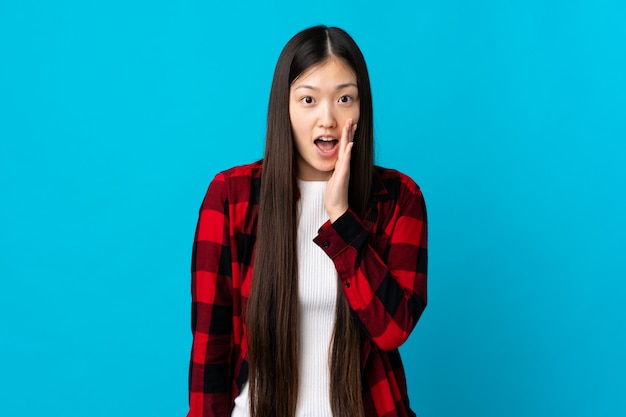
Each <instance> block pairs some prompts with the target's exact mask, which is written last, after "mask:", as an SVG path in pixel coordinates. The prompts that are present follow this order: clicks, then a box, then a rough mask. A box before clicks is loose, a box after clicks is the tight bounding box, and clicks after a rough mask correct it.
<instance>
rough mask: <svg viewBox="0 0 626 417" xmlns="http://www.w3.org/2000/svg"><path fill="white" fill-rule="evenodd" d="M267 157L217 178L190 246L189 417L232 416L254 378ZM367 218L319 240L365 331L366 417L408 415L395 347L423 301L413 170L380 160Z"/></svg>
mask: <svg viewBox="0 0 626 417" xmlns="http://www.w3.org/2000/svg"><path fill="white" fill-rule="evenodd" d="M261 171H262V164H261V162H256V163H253V164H249V165H245V166H240V167H235V168H232V169H230V170H227V171H224V172H222V173H220V174H218V175H217V176H216V177H215V179H214V180H213V181H212V182H211V184H210V186H209V189H208V191H207V194H206V197H205V198H204V201H203V203H202V207H201V209H200V215H199V220H198V226H197V229H196V234H195V241H194V245H193V255H192V283H191V291H192V332H193V344H192V350H191V364H190V369H189V404H190V410H189V414H188V416H193V417H209V416H212V417H213V416H219V417H230V414H231V411H232V409H233V406H234V399H235V398H236V397H237V395H238V394H239V392H240V390H241V387H242V385H243V384H244V382H245V381H246V380H247V377H248V361H247V344H246V334H247V331H246V325H245V323H244V320H243V317H245V311H246V301H247V299H248V296H249V293H250V281H251V277H252V266H253V265H252V263H253V259H254V243H255V232H256V225H257V218H258V208H259V205H258V204H259V190H260V178H261ZM376 173H377V175H376V181H375V182H374V186H373V190H372V191H373V201H374V203H373V204H372V205H371V207H370V209H369V211H368V213H367V215H366V216H365V218H364V219H359V218H358V216H357V215H356V214H355V213H354V212H352V211H351V210H348V211H347V212H346V213H345V214H344V215H343V216H341V217H340V218H339V219H337V220H336V221H335V222H334V223H332V224H331V223H330V222H326V223H325V224H324V225H322V226H321V228H320V230H319V234H318V236H317V237H316V238H315V239H314V242H315V243H316V244H317V245H318V246H319V247H320V248H321V250H323V251H324V252H326V254H327V255H328V256H329V257H330V258H331V259H332V260H333V262H334V264H335V267H336V268H337V271H338V275H339V279H340V280H341V282H342V288H343V292H344V295H345V296H346V299H347V300H348V304H349V305H350V308H351V309H352V310H353V311H354V312H355V313H356V317H357V318H358V320H359V321H360V324H361V327H362V329H363V330H364V332H365V334H366V335H367V338H365V341H364V343H363V347H362V352H361V366H362V378H363V379H362V381H363V382H362V384H363V406H364V410H365V416H366V417H383V416H384V417H393V416H399V417H408V416H414V415H415V414H414V413H413V411H411V409H410V408H409V399H408V395H407V389H406V380H405V374H404V368H403V365H402V361H401V359H400V354H399V352H398V347H399V346H400V345H401V344H402V343H404V341H405V340H406V339H407V338H408V336H409V334H410V333H411V330H412V329H413V328H414V326H415V324H416V323H417V321H418V319H419V317H420V315H421V314H422V311H423V310H424V307H425V306H426V264H427V262H426V259H427V250H426V239H427V232H426V209H425V205H424V199H423V197H422V194H421V192H420V189H419V187H418V186H417V185H416V184H415V183H414V182H413V181H412V180H411V179H410V178H409V177H407V176H405V175H403V174H401V173H399V172H397V171H393V170H387V169H383V168H379V167H377V168H376Z"/></svg>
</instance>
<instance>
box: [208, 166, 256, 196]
mask: <svg viewBox="0 0 626 417" xmlns="http://www.w3.org/2000/svg"><path fill="white" fill-rule="evenodd" d="M262 166H263V164H262V162H261V161H256V162H252V163H250V164H245V165H238V166H235V167H232V168H229V169H226V170H224V171H221V172H219V173H218V174H217V175H215V178H213V180H212V181H211V183H210V184H209V188H208V190H207V194H206V195H207V197H208V198H212V199H217V200H219V201H222V202H223V201H227V200H228V201H229V202H230V203H234V204H236V203H241V202H248V203H255V202H256V201H257V200H258V194H259V191H260V189H261V168H262Z"/></svg>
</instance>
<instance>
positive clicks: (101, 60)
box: [0, 0, 626, 417]
mask: <svg viewBox="0 0 626 417" xmlns="http://www.w3.org/2000/svg"><path fill="white" fill-rule="evenodd" d="M624 22H626V2H623V1H617V0H616V1H606V0H605V1H603V0H595V1H592V0H587V1H583V0H581V1H536V0H530V1H529V0H527V1H512V0H511V1H495V0H493V1H478V2H466V1H460V0H457V1H453V0H438V1H426V0H423V1H414V2H409V1H407V2H396V1H392V0H390V1H385V2H372V3H367V2H364V1H358V2H356V1H355V2H347V1H319V2H264V3H262V4H260V3H254V2H250V3H243V2H231V4H230V5H227V4H225V3H218V4H214V3H212V2H209V1H191V0H181V1H177V2H172V1H158V0H157V1H121V0H108V1H104V0H98V1H89V2H85V1H79V0H74V1H71V0H57V1H48V2H45V1H36V0H20V1H17V0H0V185H1V187H0V189H1V191H0V192H1V194H0V195H1V202H0V225H1V230H0V277H1V289H0V320H1V327H0V332H1V333H0V414H2V415H3V416H14V415H20V416H37V417H39V416H44V415H62V416H66V417H71V416H85V415H87V416H93V417H95V416H111V415H116V416H131V415H132V416H135V415H140V416H144V415H145V416H175V415H179V416H180V415H184V413H185V412H186V403H187V391H186V390H187V385H186V384H187V364H188V358H189V348H190V342H191V336H190V329H189V315H190V314H189V313H190V295H189V265H190V251H191V243H192V240H193V232H194V228H195V221H196V216H197V211H198V208H199V205H200V202H201V199H202V197H203V194H204V191H205V189H206V187H207V185H208V183H209V181H210V180H211V179H212V177H213V175H214V174H215V173H216V172H218V171H220V170H222V169H225V168H228V167H230V166H233V165H236V164H242V163H247V162H250V161H253V160H256V159H258V158H260V157H261V156H262V149H263V140H264V131H265V116H266V106H267V98H268V94H269V87H270V82H271V77H272V73H273V68H274V64H275V62H276V59H277V57H278V54H279V52H280V50H281V48H282V47H283V45H284V44H285V42H286V41H287V40H288V39H289V38H290V37H291V36H292V35H293V34H295V33H296V32H297V31H299V30H301V29H303V28H305V27H308V26H311V25H314V24H319V23H325V24H328V25H337V26H341V27H343V28H345V29H346V30H348V32H350V33H351V34H352V35H353V37H354V38H355V39H356V40H357V42H358V43H359V45H360V46H361V47H362V50H363V52H364V54H365V56H366V59H367V61H368V65H369V68H370V71H371V79H372V84H373V93H374V105H375V112H376V139H377V147H376V148H377V162H378V163H379V164H381V165H385V166H391V167H394V168H397V169H400V170H402V171H404V172H406V173H408V174H409V175H411V176H412V177H413V178H414V179H415V180H416V181H417V182H418V183H419V184H420V185H421V186H422V189H423V191H424V193H425V196H426V198H427V203H428V208H429V220H430V281H429V291H430V304H429V307H428V309H427V310H426V312H425V313H424V316H423V317H422V320H421V322H420V323H419V324H418V327H417V328H416V330H415V332H414V333H413V335H412V336H411V338H410V339H409V341H408V342H407V343H406V344H405V345H404V346H403V347H402V353H403V356H404V358H405V362H406V368H407V372H408V379H409V381H408V383H409V393H410V397H411V402H412V406H413V408H414V409H415V410H416V412H417V413H418V415H419V416H421V417H435V416H436V417H447V416H450V417H457V416H461V415H463V416H477V417H478V416H480V417H490V416H493V417H501V416H507V417H514V416H617V415H626V396H625V395H624V392H626V355H625V354H624V352H626V311H625V310H626V309H625V307H624V293H625V292H626V284H625V279H626V267H625V259H626V257H625V256H624V250H625V248H626V238H625V236H626V222H625V217H626V216H625V214H624V213H625V210H626V192H625V186H626V170H625V167H624V165H625V163H624V162H625V160H626V158H625V156H626V149H625V146H624V141H625V139H626V117H625V114H626V47H625V45H626V25H625V24H624Z"/></svg>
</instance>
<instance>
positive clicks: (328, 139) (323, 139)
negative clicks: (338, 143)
mask: <svg viewBox="0 0 626 417" xmlns="http://www.w3.org/2000/svg"><path fill="white" fill-rule="evenodd" d="M318 140H321V141H323V142H332V141H333V140H336V139H334V138H318Z"/></svg>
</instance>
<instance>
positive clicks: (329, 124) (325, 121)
mask: <svg viewBox="0 0 626 417" xmlns="http://www.w3.org/2000/svg"><path fill="white" fill-rule="evenodd" d="M319 109H320V114H319V121H318V123H319V126H320V127H323V128H326V129H328V128H334V127H336V126H337V119H336V118H335V113H334V111H333V107H332V105H330V104H325V105H322V106H319Z"/></svg>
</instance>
